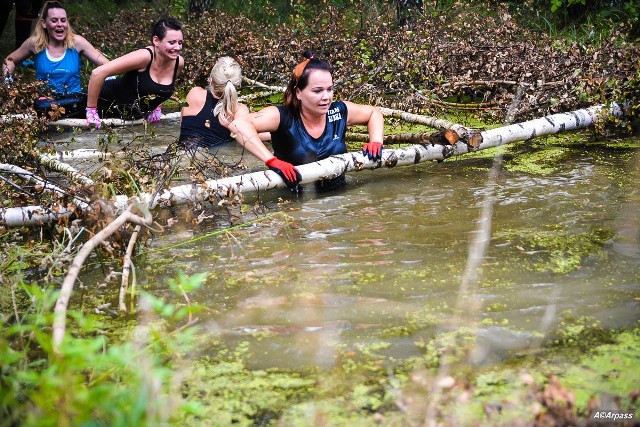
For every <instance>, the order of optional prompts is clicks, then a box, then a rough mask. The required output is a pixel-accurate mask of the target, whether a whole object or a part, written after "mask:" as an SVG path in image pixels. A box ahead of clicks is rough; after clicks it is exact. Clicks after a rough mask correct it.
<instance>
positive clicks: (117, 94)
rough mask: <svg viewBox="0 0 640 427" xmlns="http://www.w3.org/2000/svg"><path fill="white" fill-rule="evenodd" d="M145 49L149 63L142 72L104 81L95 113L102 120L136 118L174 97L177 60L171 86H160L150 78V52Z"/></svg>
mask: <svg viewBox="0 0 640 427" xmlns="http://www.w3.org/2000/svg"><path fill="white" fill-rule="evenodd" d="M145 49H147V50H148V51H149V54H150V55H151V60H150V61H149V64H148V65H147V68H145V70H144V71H142V72H139V71H137V70H132V71H127V72H126V73H124V75H123V76H122V77H119V78H116V79H112V80H106V81H105V82H104V85H103V86H102V90H101V91H100V98H99V99H98V111H100V114H101V115H102V117H117V118H125V119H139V118H142V117H145V116H146V115H147V114H148V113H150V112H151V111H153V110H154V109H155V108H156V107H157V106H158V105H160V104H162V103H163V102H164V101H166V100H167V99H169V98H170V97H171V95H173V92H174V90H175V81H176V76H177V75H178V66H179V65H180V58H176V65H175V68H174V69H173V80H172V81H171V83H170V84H168V85H162V84H159V83H156V82H154V81H153V79H152V78H151V74H150V69H151V63H152V62H153V51H152V50H151V49H149V48H148V47H147V48H145Z"/></svg>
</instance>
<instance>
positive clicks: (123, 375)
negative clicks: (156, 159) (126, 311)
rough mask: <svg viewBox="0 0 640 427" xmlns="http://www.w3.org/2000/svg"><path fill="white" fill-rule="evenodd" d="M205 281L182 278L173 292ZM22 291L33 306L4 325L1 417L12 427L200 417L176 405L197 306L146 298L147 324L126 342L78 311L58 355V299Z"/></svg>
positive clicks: (31, 288) (0, 325)
mask: <svg viewBox="0 0 640 427" xmlns="http://www.w3.org/2000/svg"><path fill="white" fill-rule="evenodd" d="M202 280H203V277H201V276H194V277H187V276H184V275H179V276H178V278H177V279H175V280H172V281H171V287H172V289H174V290H175V291H176V292H178V293H179V294H182V293H183V292H187V291H189V290H193V289H195V288H197V287H198V286H200V284H201V282H202ZM20 289H21V290H22V292H23V294H24V297H25V298H26V300H28V301H30V305H29V306H28V307H27V309H26V310H23V311H22V312H21V313H19V312H18V310H16V311H15V315H14V316H13V318H11V317H9V316H4V317H2V318H0V329H1V330H2V334H0V372H1V374H2V375H1V376H0V416H2V418H3V420H5V421H7V422H8V424H12V425H30V426H44V425H88V424H89V423H91V424H92V425H109V426H147V425H161V424H164V423H167V422H168V421H169V420H171V419H172V418H173V417H174V416H175V414H176V413H177V412H180V413H185V412H186V413H191V412H192V411H195V410H196V407H195V406H193V405H191V404H189V403H187V402H184V401H181V400H180V399H177V398H176V396H177V395H178V394H179V393H178V392H177V391H176V390H175V387H176V381H174V377H175V375H176V371H177V370H179V369H180V366H181V361H182V360H183V358H184V355H185V354H188V352H189V351H190V350H191V349H192V348H193V344H194V341H193V330H192V328H189V327H188V326H189V323H187V324H186V325H182V326H179V325H180V324H181V323H182V322H183V321H184V319H185V318H186V317H187V316H189V315H190V314H192V313H194V312H196V311H197V306H195V305H191V304H189V305H188V306H187V307H179V306H177V305H173V304H169V303H165V302H163V301H161V300H160V299H157V298H153V297H150V296H145V297H143V298H142V299H141V305H142V306H143V309H145V310H143V313H146V315H145V317H148V319H143V321H142V322H141V324H140V326H138V327H137V328H136V329H135V330H134V334H133V336H132V338H131V339H129V340H123V341H122V342H111V340H110V338H109V336H108V335H107V334H105V333H104V332H101V328H102V327H104V325H103V324H102V323H101V322H100V321H99V320H98V318H97V317H96V316H95V315H92V314H85V313H82V312H80V311H72V312H69V313H68V314H69V316H70V317H71V318H73V320H74V331H73V332H74V336H68V337H66V338H65V340H64V342H63V345H62V347H61V348H60V351H59V353H54V352H53V348H52V345H51V342H52V341H51V334H50V332H51V322H52V306H53V303H54V301H55V297H56V292H54V291H53V290H52V289H50V288H40V287H39V286H38V285H28V284H21V285H20ZM146 310H148V311H146ZM153 313H155V315H154V314H153ZM156 315H158V316H160V317H156ZM156 319H161V321H157V320H156ZM168 325H178V326H175V329H170V327H169V326H168Z"/></svg>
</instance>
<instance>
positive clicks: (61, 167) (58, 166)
mask: <svg viewBox="0 0 640 427" xmlns="http://www.w3.org/2000/svg"><path fill="white" fill-rule="evenodd" d="M34 152H35V155H36V157H37V158H38V160H39V161H40V163H42V165H43V166H44V167H46V168H47V169H49V170H50V171H52V172H59V173H62V174H64V175H65V176H67V177H69V178H71V179H72V180H73V181H78V182H80V183H81V184H82V185H84V186H87V187H91V186H92V185H93V184H94V182H93V180H92V179H91V178H89V177H88V176H86V175H84V174H83V173H81V172H80V171H79V170H77V169H76V168H74V167H73V166H71V165H68V164H66V163H63V162H61V161H59V160H57V159H54V158H52V157H45V156H44V155H43V153H40V152H39V151H36V150H34Z"/></svg>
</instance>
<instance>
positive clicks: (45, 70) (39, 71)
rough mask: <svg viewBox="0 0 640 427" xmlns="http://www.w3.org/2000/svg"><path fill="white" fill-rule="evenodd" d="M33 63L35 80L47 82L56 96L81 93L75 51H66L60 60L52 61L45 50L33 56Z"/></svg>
mask: <svg viewBox="0 0 640 427" xmlns="http://www.w3.org/2000/svg"><path fill="white" fill-rule="evenodd" d="M38 25H39V24H38ZM33 63H34V65H35V67H36V79H38V80H42V81H44V82H47V87H48V88H50V89H51V90H52V91H53V92H54V94H55V95H56V96H59V95H67V94H71V93H79V92H82V86H81V84H80V54H79V53H78V51H77V50H76V49H67V50H66V51H65V52H64V55H63V56H62V58H60V59H56V60H52V59H51V58H50V57H49V56H48V55H47V49H45V50H43V51H41V52H38V53H36V54H35V55H34V57H33Z"/></svg>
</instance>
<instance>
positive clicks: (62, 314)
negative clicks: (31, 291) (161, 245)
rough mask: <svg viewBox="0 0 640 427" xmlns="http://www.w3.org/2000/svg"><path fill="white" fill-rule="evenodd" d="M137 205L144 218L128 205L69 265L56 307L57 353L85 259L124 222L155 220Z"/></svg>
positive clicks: (149, 221)
mask: <svg viewBox="0 0 640 427" xmlns="http://www.w3.org/2000/svg"><path fill="white" fill-rule="evenodd" d="M136 205H137V206H138V207H139V208H141V209H142V210H143V212H144V218H143V217H140V216H139V215H137V214H135V213H133V212H132V211H131V206H129V207H127V209H126V210H125V211H124V212H122V214H120V216H118V217H117V218H116V219H114V220H113V221H112V222H111V223H110V224H109V225H107V226H106V227H105V228H103V229H102V230H100V232H98V233H96V234H95V235H94V236H93V237H92V238H91V239H89V240H88V241H87V242H86V243H85V244H84V245H82V247H81V248H80V250H79V251H78V253H77V254H76V256H75V257H74V258H73V261H72V262H71V266H70V267H69V271H68V272H67V275H66V276H65V278H64V281H63V282H62V287H61V288H60V296H59V297H58V299H57V301H56V305H55V308H54V318H53V348H54V351H55V352H56V353H59V351H60V345H61V344H62V341H63V339H64V334H65V328H66V316H67V307H68V305H69V300H70V298H71V293H72V292H73V286H74V284H75V282H76V280H77V278H78V274H79V273H80V270H81V268H82V265H83V264H84V261H85V260H86V259H87V257H88V256H89V255H90V254H91V252H93V250H94V249H95V248H96V247H97V246H98V245H100V244H101V243H102V242H104V241H105V240H106V239H108V238H109V236H111V235H112V234H113V233H115V232H116V231H118V230H119V229H120V227H122V226H123V225H124V224H126V223H132V224H137V225H141V226H142V225H145V226H146V225H151V223H152V222H153V218H152V217H151V213H150V212H149V210H148V209H146V207H144V206H140V204H136Z"/></svg>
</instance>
